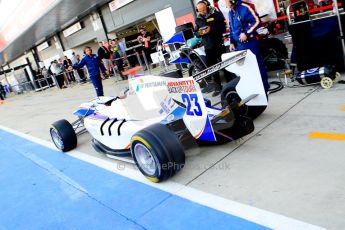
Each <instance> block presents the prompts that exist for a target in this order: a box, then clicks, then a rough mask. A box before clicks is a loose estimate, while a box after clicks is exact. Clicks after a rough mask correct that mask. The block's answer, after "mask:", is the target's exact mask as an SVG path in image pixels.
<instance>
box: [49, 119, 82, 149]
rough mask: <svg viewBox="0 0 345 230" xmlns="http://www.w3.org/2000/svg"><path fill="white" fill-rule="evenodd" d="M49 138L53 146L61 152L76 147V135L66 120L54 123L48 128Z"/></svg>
mask: <svg viewBox="0 0 345 230" xmlns="http://www.w3.org/2000/svg"><path fill="white" fill-rule="evenodd" d="M50 136H51V138H52V140H53V142H54V144H55V146H56V147H57V148H58V149H59V150H61V151H62V152H68V151H70V150H72V149H74V148H75V147H77V143H78V141H77V135H76V133H75V131H74V129H73V126H72V125H71V124H70V123H69V122H68V121H67V120H59V121H56V122H54V123H53V124H52V126H51V128H50Z"/></svg>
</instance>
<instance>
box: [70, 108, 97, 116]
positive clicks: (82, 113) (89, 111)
mask: <svg viewBox="0 0 345 230" xmlns="http://www.w3.org/2000/svg"><path fill="white" fill-rule="evenodd" d="M94 113H95V110H93V109H79V110H77V111H75V112H74V113H73V114H74V115H75V116H78V117H87V116H89V115H91V114H94Z"/></svg>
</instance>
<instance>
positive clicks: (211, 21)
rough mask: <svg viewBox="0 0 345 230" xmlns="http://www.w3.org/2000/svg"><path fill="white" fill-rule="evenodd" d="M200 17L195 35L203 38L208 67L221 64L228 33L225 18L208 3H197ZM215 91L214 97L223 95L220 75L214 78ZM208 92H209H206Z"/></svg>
mask: <svg viewBox="0 0 345 230" xmlns="http://www.w3.org/2000/svg"><path fill="white" fill-rule="evenodd" d="M197 11H198V16H197V18H196V20H195V24H196V26H195V31H196V32H195V33H196V36H197V37H201V38H202V43H203V44H204V47H205V53H206V59H207V65H208V67H210V66H213V65H215V64H217V63H218V62H220V61H221V60H222V59H221V56H222V54H223V53H225V49H224V46H223V43H224V42H223V33H225V32H226V23H225V19H224V16H223V14H222V13H221V12H219V11H218V10H217V9H216V8H214V7H212V6H210V5H209V2H207V1H200V2H198V3H197ZM213 81H214V83H215V90H214V93H213V94H212V96H213V97H215V96H218V95H219V94H220V93H221V90H222V85H221V79H220V75H219V73H216V74H215V75H214V77H213ZM206 91H207V90H206Z"/></svg>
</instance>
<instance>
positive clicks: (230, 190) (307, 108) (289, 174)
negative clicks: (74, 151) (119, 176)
mask: <svg viewBox="0 0 345 230" xmlns="http://www.w3.org/2000/svg"><path fill="white" fill-rule="evenodd" d="M104 85H105V93H106V94H107V95H116V91H117V89H118V88H117V89H116V87H114V81H113V80H112V79H109V80H107V81H105V82H104ZM344 90H345V86H344V85H335V87H334V88H332V89H330V90H323V89H321V88H320V87H319V86H314V87H305V88H296V89H284V90H283V91H281V92H279V93H277V94H273V95H271V96H270V106H269V109H268V110H267V111H266V112H265V113H264V114H263V115H262V116H261V117H260V118H258V119H257V120H256V121H255V126H256V130H255V131H254V133H252V134H251V135H249V136H247V137H245V138H243V139H242V140H240V141H237V142H234V143H230V144H226V145H222V146H217V147H214V146H213V147H202V148H199V149H194V150H193V151H190V152H188V158H187V162H186V167H185V168H184V169H183V170H182V171H181V172H180V173H179V174H177V175H176V176H175V177H173V178H172V179H171V180H172V181H174V182H176V183H179V184H183V185H186V186H188V187H191V188H195V189H198V190H201V191H205V192H209V193H211V194H214V195H217V196H220V197H223V198H226V199H230V200H234V201H238V202H240V203H243V204H248V205H251V206H254V207H257V208H261V209H264V210H268V211H271V212H275V213H279V214H282V215H285V216H288V217H291V218H294V219H298V220H301V221H305V222H308V223H311V224H314V225H319V226H322V227H326V228H329V229H342V228H343V226H345V219H344V218H343V217H344V214H345V192H344V191H345V183H344V181H345V169H344V165H345V154H344V147H345V142H344V141H332V140H322V139H310V138H308V135H309V134H310V133H311V132H316V131H324V132H332V133H345V128H344V127H345V122H344V116H345V112H344V111H342V110H341V107H342V106H344V105H345V99H344V98H345V97H344V96H345V93H344ZM93 96H94V91H93V88H92V86H91V85H90V84H85V85H77V86H73V87H72V88H68V89H64V90H57V89H50V90H46V91H43V92H39V93H29V94H24V95H18V96H15V97H10V98H8V99H7V100H6V102H5V104H4V105H1V106H0V125H3V126H5V127H9V128H12V129H15V130H18V131H20V132H23V133H26V134H29V135H32V136H34V137H38V138H41V139H44V140H47V141H50V136H49V133H48V129H49V126H50V124H51V123H52V122H54V121H56V120H59V119H62V118H66V119H68V120H69V121H73V120H74V116H73V115H72V112H73V111H74V110H75V109H76V108H77V106H78V105H79V104H80V103H83V102H86V101H89V100H90V99H91V98H92V97H93ZM78 141H79V144H78V150H80V151H82V152H85V153H87V154H90V155H91V156H95V157H97V158H101V159H107V158H105V157H104V156H103V155H100V154H98V153H96V152H95V151H94V150H93V149H92V147H91V144H90V136H89V135H88V134H86V135H84V136H81V137H80V138H79V140H78ZM107 160H108V161H111V162H114V167H116V164H117V161H115V160H110V159H107ZM122 167H123V166H122ZM125 167H130V166H129V165H125ZM143 180H145V179H144V178H143Z"/></svg>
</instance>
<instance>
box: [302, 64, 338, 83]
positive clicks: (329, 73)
mask: <svg viewBox="0 0 345 230" xmlns="http://www.w3.org/2000/svg"><path fill="white" fill-rule="evenodd" d="M324 77H329V78H331V79H332V80H334V79H335V78H336V71H335V67H334V66H331V65H327V66H323V67H318V68H314V69H308V70H305V71H302V72H300V73H298V74H297V75H296V76H295V80H296V81H298V82H299V83H300V84H302V85H308V84H314V83H318V82H321V80H322V78H324Z"/></svg>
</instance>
